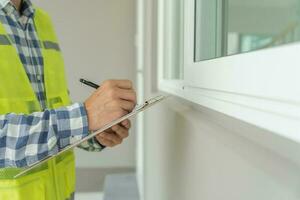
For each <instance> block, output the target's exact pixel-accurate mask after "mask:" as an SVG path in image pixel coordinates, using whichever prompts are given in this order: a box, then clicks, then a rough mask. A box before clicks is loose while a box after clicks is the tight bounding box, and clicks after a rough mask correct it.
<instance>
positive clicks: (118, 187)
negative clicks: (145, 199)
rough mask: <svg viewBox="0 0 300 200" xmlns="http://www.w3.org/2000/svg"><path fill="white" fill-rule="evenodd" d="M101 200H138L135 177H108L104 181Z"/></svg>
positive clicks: (132, 175) (124, 175)
mask: <svg viewBox="0 0 300 200" xmlns="http://www.w3.org/2000/svg"><path fill="white" fill-rule="evenodd" d="M103 200H139V192H138V185H137V181H136V175H135V174H134V173H132V174H114V175H108V176H107V177H106V179H105V185H104V198H103Z"/></svg>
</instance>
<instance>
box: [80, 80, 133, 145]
mask: <svg viewBox="0 0 300 200" xmlns="http://www.w3.org/2000/svg"><path fill="white" fill-rule="evenodd" d="M135 105H136V93H135V91H134V89H133V86H132V82H131V81H127V80H109V81H105V82H104V83H103V84H102V85H101V87H100V88H99V89H98V90H97V91H96V92H94V93H93V94H92V95H91V96H90V97H89V98H88V99H87V100H86V101H85V108H86V110H87V115H88V123H89V129H90V131H95V130H97V129H100V128H101V127H103V126H104V125H106V124H108V123H109V122H111V121H113V120H115V119H118V118H120V117H122V116H124V115H126V114H127V113H129V112H131V111H132V110H133V109H134V107H135ZM130 126H131V124H130V121H129V120H126V121H124V122H122V123H121V124H119V125H116V126H114V127H112V128H111V129H110V130H107V131H106V132H104V133H101V134H100V135H98V136H97V140H98V141H99V142H100V143H101V144H102V145H104V146H108V147H112V146H115V145H117V144H120V143H122V141H123V139H124V138H126V137H128V130H129V129H130Z"/></svg>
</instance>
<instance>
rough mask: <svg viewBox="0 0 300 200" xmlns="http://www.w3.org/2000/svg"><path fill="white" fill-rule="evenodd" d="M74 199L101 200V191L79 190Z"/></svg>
mask: <svg viewBox="0 0 300 200" xmlns="http://www.w3.org/2000/svg"><path fill="white" fill-rule="evenodd" d="M75 200H103V193H100V192H98V193H97V192H87V193H83V192H79V193H76V195H75Z"/></svg>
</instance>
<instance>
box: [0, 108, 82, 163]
mask: <svg viewBox="0 0 300 200" xmlns="http://www.w3.org/2000/svg"><path fill="white" fill-rule="evenodd" d="M87 135H88V123H87V115H86V111H85V108H84V106H83V104H80V103H75V104H73V105H71V106H68V107H62V108H59V109H51V110H46V111H44V112H36V113H33V114H30V115H19V114H13V113H10V114H6V115H0V168H3V167H24V166H28V165H30V164H32V163H34V162H36V161H39V160H42V159H43V158H45V157H46V156H48V155H52V154H54V153H56V152H58V151H59V150H60V149H62V148H64V147H66V146H67V145H69V144H71V143H73V142H75V141H77V140H80V139H81V138H83V137H86V136H87Z"/></svg>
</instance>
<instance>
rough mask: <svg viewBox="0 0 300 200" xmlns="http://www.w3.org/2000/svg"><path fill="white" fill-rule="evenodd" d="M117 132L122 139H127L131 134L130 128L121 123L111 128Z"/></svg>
mask: <svg viewBox="0 0 300 200" xmlns="http://www.w3.org/2000/svg"><path fill="white" fill-rule="evenodd" d="M111 129H112V130H113V131H114V132H115V134H117V135H118V136H119V137H120V138H121V139H125V138H127V137H128V136H129V133H128V129H127V128H124V127H123V126H120V125H115V126H113V127H112V128H111Z"/></svg>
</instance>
